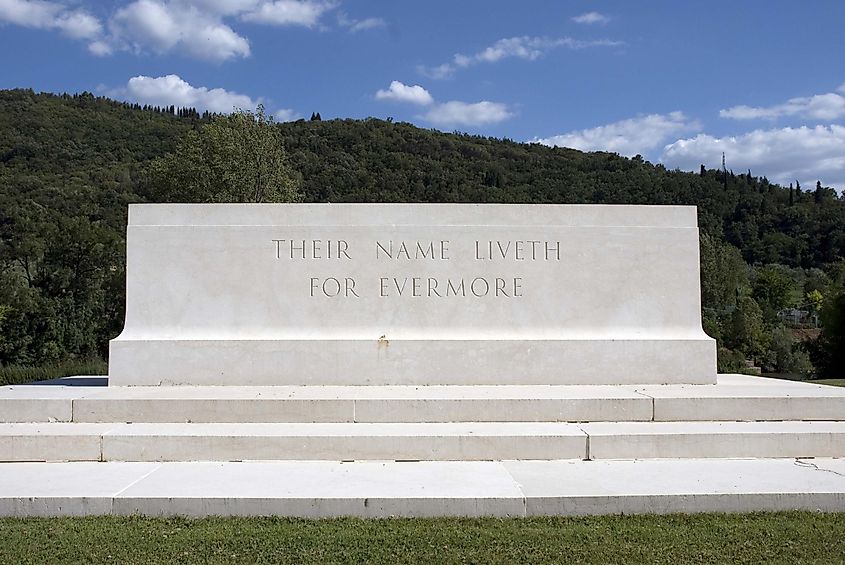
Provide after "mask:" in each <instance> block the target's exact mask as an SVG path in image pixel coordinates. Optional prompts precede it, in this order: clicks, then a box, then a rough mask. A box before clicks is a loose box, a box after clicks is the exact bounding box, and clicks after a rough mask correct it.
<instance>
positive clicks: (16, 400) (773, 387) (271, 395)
mask: <svg viewBox="0 0 845 565" xmlns="http://www.w3.org/2000/svg"><path fill="white" fill-rule="evenodd" d="M68 382H72V381H68ZM840 419H845V388H837V387H830V386H822V385H813V384H807V383H796V382H790V381H778V380H775V379H768V378H761V377H749V376H745V375H719V378H718V384H716V385H645V386H632V385H631V386H626V385H616V386H610V385H607V386H603V385H578V386H575V385H570V386H530V385H526V386H519V385H513V386H504V385H502V386H486V385H475V386H266V387H241V386H230V387H227V386H218V387H193V386H181V387H173V386H169V387H168V386H161V387H159V386H153V387H105V386H61V385H58V386H57V385H27V386H12V387H2V388H0V421H2V422H50V421H59V422H71V421H72V422H196V423H200V422H233V423H239V422H462V421H463V422H484V421H488V422H489V421H499V422H505V421H510V422H601V421H611V422H612V421H652V420H655V421H690V420H699V421H735V420H749V421H766V420H840Z"/></svg>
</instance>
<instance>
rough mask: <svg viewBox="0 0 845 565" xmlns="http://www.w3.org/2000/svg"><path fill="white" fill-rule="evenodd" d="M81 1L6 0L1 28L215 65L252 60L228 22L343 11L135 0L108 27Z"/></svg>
mask: <svg viewBox="0 0 845 565" xmlns="http://www.w3.org/2000/svg"><path fill="white" fill-rule="evenodd" d="M79 2H80V0H60V1H49V0H0V23H2V22H4V21H5V22H8V23H12V24H15V25H20V26H24V27H30V28H36V29H53V30H58V31H61V32H62V33H64V34H65V35H67V36H69V37H71V38H74V39H84V40H87V41H88V50H89V52H91V53H92V54H93V55H97V56H104V55H109V54H111V53H113V52H115V51H130V52H133V53H156V54H165V53H174V52H175V53H180V54H184V55H187V56H188V57H192V58H197V59H205V60H210V61H226V60H229V59H233V58H239V57H248V56H249V55H250V47H249V40H248V39H247V38H246V37H244V36H243V35H241V34H240V33H238V32H236V31H235V30H234V29H232V27H231V25H230V23H227V22H226V21H225V20H226V19H230V20H235V21H238V20H240V21H247V22H253V23H259V24H269V25H299V26H305V27H309V28H310V27H315V26H317V25H318V24H319V21H320V18H321V17H322V15H323V14H324V13H325V12H327V11H329V10H333V9H334V8H336V7H337V3H336V2H335V1H334V0H131V1H126V0H124V1H123V2H121V3H120V6H119V7H117V8H114V10H113V12H112V14H111V16H110V17H109V18H108V22H107V25H105V26H104V25H103V23H101V22H100V20H99V19H97V18H96V17H94V16H92V15H91V14H90V13H88V12H87V11H85V10H83V9H76V8H72V6H74V5H76V4H79ZM383 24H384V22H383V21H382V20H381V19H379V18H366V19H364V20H348V22H347V26H346V27H347V28H348V29H349V30H350V31H361V30H365V29H372V28H374V27H379V26H381V25H383Z"/></svg>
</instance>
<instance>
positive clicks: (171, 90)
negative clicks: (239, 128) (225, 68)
mask: <svg viewBox="0 0 845 565" xmlns="http://www.w3.org/2000/svg"><path fill="white" fill-rule="evenodd" d="M125 96H126V98H128V99H129V100H132V101H134V102H138V103H139V104H150V105H152V106H170V105H174V106H177V107H178V106H183V107H185V106H187V107H194V108H196V109H197V110H199V111H203V110H209V111H211V112H218V113H230V112H232V111H234V110H235V109H243V110H253V109H254V108H255V107H256V106H257V105H258V103H259V102H260V100H253V99H252V98H250V97H249V96H247V95H246V94H238V93H237V92H231V91H228V90H225V89H223V88H210V89H209V88H206V87H204V86H199V87H196V86H191V85H190V84H189V83H188V82H186V81H184V80H182V78H181V77H179V76H178V75H167V76H162V77H155V78H153V77H148V76H143V75H141V76H136V77H132V78H130V79H129V82H128V83H127V84H126V90H125Z"/></svg>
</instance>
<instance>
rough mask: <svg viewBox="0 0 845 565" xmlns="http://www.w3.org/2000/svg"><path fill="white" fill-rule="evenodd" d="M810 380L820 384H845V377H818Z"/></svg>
mask: <svg viewBox="0 0 845 565" xmlns="http://www.w3.org/2000/svg"><path fill="white" fill-rule="evenodd" d="M810 382H812V383H813V384H819V385H831V386H845V379H818V380H815V381H810Z"/></svg>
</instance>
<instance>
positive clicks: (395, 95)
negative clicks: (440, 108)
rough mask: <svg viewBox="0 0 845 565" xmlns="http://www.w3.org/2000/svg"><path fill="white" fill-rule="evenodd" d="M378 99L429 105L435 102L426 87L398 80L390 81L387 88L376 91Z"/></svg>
mask: <svg viewBox="0 0 845 565" xmlns="http://www.w3.org/2000/svg"><path fill="white" fill-rule="evenodd" d="M376 100H391V101H394V102H408V103H410V104H418V105H420V106H427V105H428V104H431V103H432V102H434V98H432V97H431V94H430V93H429V92H428V90H426V89H425V88H423V87H421V86H420V85H418V84H415V85H413V86H408V85H407V84H403V83H401V82H399V81H398V80H394V81H393V82H391V83H390V87H389V88H388V89H387V90H379V91H378V92H376Z"/></svg>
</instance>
